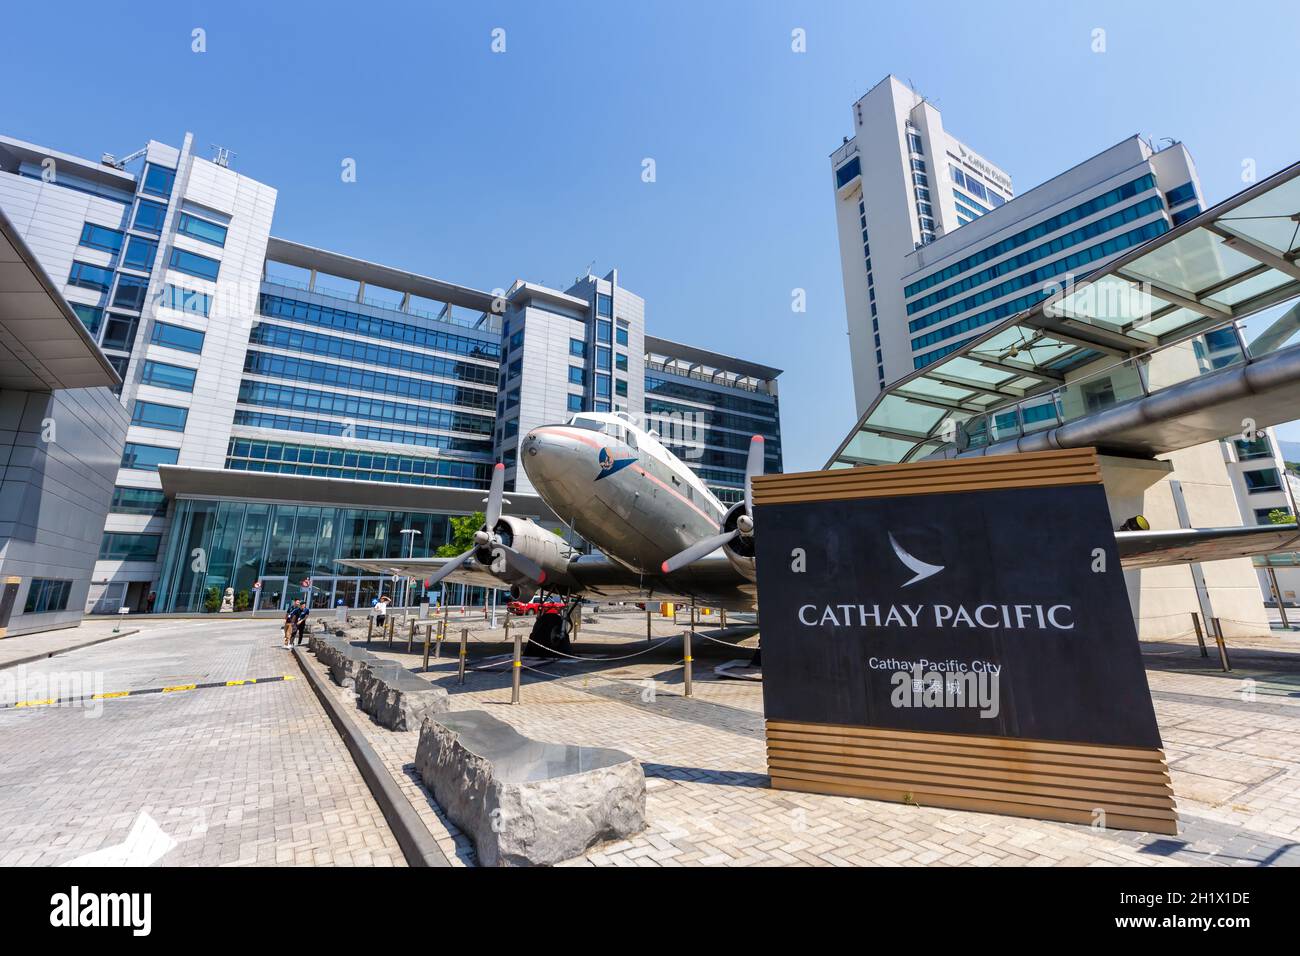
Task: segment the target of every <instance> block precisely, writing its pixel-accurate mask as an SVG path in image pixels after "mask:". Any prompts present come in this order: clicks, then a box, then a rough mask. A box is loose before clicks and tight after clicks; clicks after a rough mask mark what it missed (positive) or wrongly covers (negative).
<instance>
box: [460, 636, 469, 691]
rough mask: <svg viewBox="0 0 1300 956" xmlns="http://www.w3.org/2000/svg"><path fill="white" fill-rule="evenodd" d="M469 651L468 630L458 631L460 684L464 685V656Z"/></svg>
mask: <svg viewBox="0 0 1300 956" xmlns="http://www.w3.org/2000/svg"><path fill="white" fill-rule="evenodd" d="M468 651H469V628H468V627H462V628H461V629H460V675H459V676H460V682H461V683H462V684H463V683H465V655H466V653H468Z"/></svg>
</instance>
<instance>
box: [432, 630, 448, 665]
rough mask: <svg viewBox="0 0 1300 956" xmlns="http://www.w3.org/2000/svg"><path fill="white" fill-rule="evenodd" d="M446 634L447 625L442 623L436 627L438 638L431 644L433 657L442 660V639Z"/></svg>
mask: <svg viewBox="0 0 1300 956" xmlns="http://www.w3.org/2000/svg"><path fill="white" fill-rule="evenodd" d="M446 636H447V625H445V624H443V625H441V626H439V628H438V640H437V641H436V642H435V643H434V645H433V659H434V660H435V661H440V660H442V639H443V638H444V637H446Z"/></svg>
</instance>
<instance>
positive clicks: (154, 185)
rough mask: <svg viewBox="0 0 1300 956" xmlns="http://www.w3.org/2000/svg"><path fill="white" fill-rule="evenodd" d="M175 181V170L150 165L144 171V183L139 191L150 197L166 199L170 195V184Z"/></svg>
mask: <svg viewBox="0 0 1300 956" xmlns="http://www.w3.org/2000/svg"><path fill="white" fill-rule="evenodd" d="M175 180H176V171H175V170H173V169H168V168H167V167H166V166H155V165H154V164H153V163H150V164H149V165H148V166H146V167H145V169H144V182H143V183H142V184H141V186H140V191H141V192H144V193H148V194H149V195H151V196H163V197H168V196H171V194H172V183H173V182H175Z"/></svg>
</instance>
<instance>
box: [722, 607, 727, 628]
mask: <svg viewBox="0 0 1300 956" xmlns="http://www.w3.org/2000/svg"><path fill="white" fill-rule="evenodd" d="M722 629H723V630H724V631H725V630H726V629H727V609H726V608H725V607H724V608H723V609H722Z"/></svg>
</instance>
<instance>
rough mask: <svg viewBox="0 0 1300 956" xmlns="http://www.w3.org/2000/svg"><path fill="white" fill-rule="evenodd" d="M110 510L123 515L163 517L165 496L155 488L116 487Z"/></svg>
mask: <svg viewBox="0 0 1300 956" xmlns="http://www.w3.org/2000/svg"><path fill="white" fill-rule="evenodd" d="M111 510H112V511H113V512H114V513H115V514H123V515H165V514H166V513H167V496H166V495H164V494H163V493H162V492H161V491H160V490H158V489H156V488H127V487H126V486H124V485H118V486H117V487H116V488H114V489H113V505H112V508H111Z"/></svg>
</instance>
